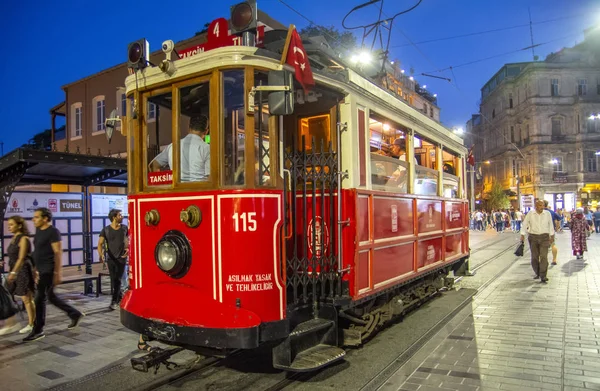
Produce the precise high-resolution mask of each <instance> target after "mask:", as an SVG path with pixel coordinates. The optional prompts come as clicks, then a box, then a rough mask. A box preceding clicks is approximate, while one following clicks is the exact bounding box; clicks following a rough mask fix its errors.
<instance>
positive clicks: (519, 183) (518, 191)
mask: <svg viewBox="0 0 600 391" xmlns="http://www.w3.org/2000/svg"><path fill="white" fill-rule="evenodd" d="M516 178H517V208H518V210H521V187H520V185H521V177H519V176H518V175H517V176H516Z"/></svg>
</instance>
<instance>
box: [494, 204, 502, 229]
mask: <svg viewBox="0 0 600 391" xmlns="http://www.w3.org/2000/svg"><path fill="white" fill-rule="evenodd" d="M494 222H495V223H496V232H500V233H503V232H504V219H503V217H502V212H501V211H500V209H498V210H497V211H496V212H495V213H494Z"/></svg>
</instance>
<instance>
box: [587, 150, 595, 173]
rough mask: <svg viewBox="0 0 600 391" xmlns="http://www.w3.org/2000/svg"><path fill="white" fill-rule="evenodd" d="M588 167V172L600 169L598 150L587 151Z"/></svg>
mask: <svg viewBox="0 0 600 391" xmlns="http://www.w3.org/2000/svg"><path fill="white" fill-rule="evenodd" d="M586 168H587V171H588V172H597V171H598V156H596V152H594V151H588V152H587V159H586Z"/></svg>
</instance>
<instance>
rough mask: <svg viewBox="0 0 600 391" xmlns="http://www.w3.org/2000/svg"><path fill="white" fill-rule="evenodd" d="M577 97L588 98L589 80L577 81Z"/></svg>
mask: <svg viewBox="0 0 600 391" xmlns="http://www.w3.org/2000/svg"><path fill="white" fill-rule="evenodd" d="M577 95H578V96H586V95H587V80H586V79H579V80H577Z"/></svg>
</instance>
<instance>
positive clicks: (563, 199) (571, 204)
mask: <svg viewBox="0 0 600 391" xmlns="http://www.w3.org/2000/svg"><path fill="white" fill-rule="evenodd" d="M544 201H548V208H550V209H552V210H554V211H557V210H559V209H562V210H564V211H565V212H571V211H573V210H575V206H576V194H575V193H572V192H568V193H546V194H544Z"/></svg>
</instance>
